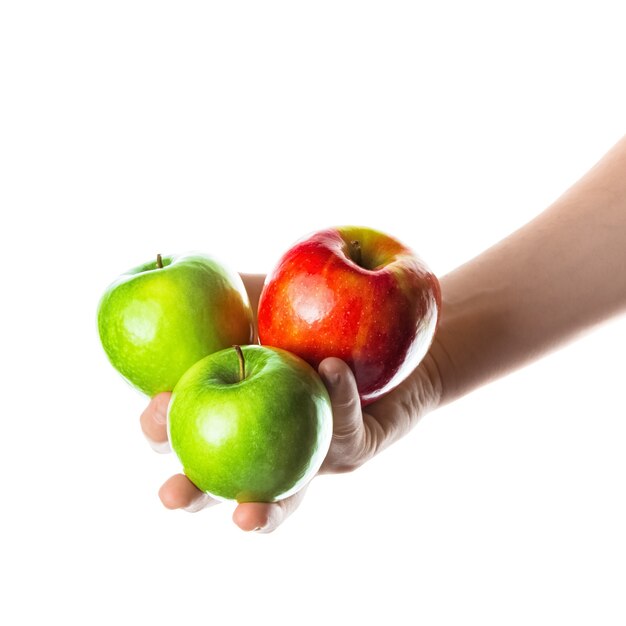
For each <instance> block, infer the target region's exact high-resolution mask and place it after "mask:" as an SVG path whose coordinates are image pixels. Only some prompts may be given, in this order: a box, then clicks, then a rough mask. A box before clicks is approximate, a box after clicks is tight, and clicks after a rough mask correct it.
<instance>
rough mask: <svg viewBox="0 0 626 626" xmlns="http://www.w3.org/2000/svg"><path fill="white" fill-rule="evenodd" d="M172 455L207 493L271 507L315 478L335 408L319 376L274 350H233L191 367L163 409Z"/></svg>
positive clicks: (265, 348)
mask: <svg viewBox="0 0 626 626" xmlns="http://www.w3.org/2000/svg"><path fill="white" fill-rule="evenodd" d="M167 423H168V432H169V440H170V443H171V446H172V449H173V450H174V452H175V453H176V455H177V456H178V458H179V460H180V462H181V463H182V465H183V469H184V471H185V474H186V475H187V477H188V478H189V479H190V480H191V481H192V482H193V483H194V484H195V485H196V486H197V487H198V488H199V489H200V490H202V491H204V492H207V493H209V494H210V495H212V496H214V497H217V498H220V499H227V500H237V501H238V502H273V501H276V500H281V499H283V498H286V497H287V496H289V495H291V494H293V493H295V492H296V491H298V490H299V489H301V488H302V487H303V486H304V485H305V484H306V483H307V482H308V481H309V480H310V479H311V478H313V476H314V475H315V474H316V473H317V471H318V469H319V468H320V465H321V464H322V461H323V460H324V457H325V456H326V453H327V452H328V447H329V445H330V440H331V437H332V409H331V405H330V400H329V397H328V392H327V391H326V388H325V387H324V384H323V383H322V380H321V379H320V377H319V376H318V374H317V372H316V371H315V370H314V369H313V368H312V367H311V366H310V365H309V364H308V363H306V361H303V360H302V359H300V358H299V357H297V356H295V355H294V354H291V353H290V352H287V351H285V350H280V349H278V348H269V347H265V346H257V345H250V346H243V347H241V348H239V346H234V347H232V348H229V349H226V350H222V351H221V352H217V353H215V354H212V355H210V356H208V357H206V358H204V359H202V360H201V361H199V362H198V363H196V364H195V365H194V366H192V367H191V368H190V369H189V370H188V371H187V372H185V374H184V375H183V377H182V378H181V379H180V381H179V382H178V384H177V385H176V387H175V388H174V393H173V394H172V398H171V400H170V404H169V408H168V419H167Z"/></svg>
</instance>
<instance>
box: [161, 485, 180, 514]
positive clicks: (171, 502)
mask: <svg viewBox="0 0 626 626" xmlns="http://www.w3.org/2000/svg"><path fill="white" fill-rule="evenodd" d="M159 499H160V500H161V503H162V504H163V506H164V507H165V508H166V509H169V510H170V511H173V510H174V509H178V508H180V501H179V498H178V496H177V495H176V492H175V491H174V490H172V488H171V486H170V484H169V481H168V482H166V483H164V484H163V485H161V488H160V489H159Z"/></svg>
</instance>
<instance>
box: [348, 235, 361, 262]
mask: <svg viewBox="0 0 626 626" xmlns="http://www.w3.org/2000/svg"><path fill="white" fill-rule="evenodd" d="M350 258H351V259H352V260H353V261H354V262H355V263H356V264H357V265H358V266H359V267H363V265H362V261H363V259H362V256H361V244H360V243H359V242H358V241H357V240H356V239H355V240H354V241H351V242H350Z"/></svg>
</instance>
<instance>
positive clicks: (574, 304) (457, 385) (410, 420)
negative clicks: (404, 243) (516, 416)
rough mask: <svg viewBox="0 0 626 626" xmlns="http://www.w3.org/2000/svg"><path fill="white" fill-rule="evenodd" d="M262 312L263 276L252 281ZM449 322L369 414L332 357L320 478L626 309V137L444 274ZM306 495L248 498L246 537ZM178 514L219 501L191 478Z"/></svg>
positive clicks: (154, 417)
mask: <svg viewBox="0 0 626 626" xmlns="http://www.w3.org/2000/svg"><path fill="white" fill-rule="evenodd" d="M243 279H244V282H245V284H246V288H247V290H248V293H249V295H250V300H251V302H252V305H253V307H254V309H255V310H256V305H257V303H258V297H259V294H260V291H261V288H262V283H263V276H260V275H244V276H243ZM441 287H442V296H443V308H442V317H441V322H440V325H439V329H438V331H437V335H436V337H435V340H434V342H433V345H432V347H431V350H430V352H429V353H428V355H427V356H426V357H425V359H424V360H423V361H422V363H421V364H420V365H419V367H418V368H417V369H416V370H415V371H414V372H413V373H412V374H411V376H409V378H407V380H405V381H404V382H403V383H402V384H401V385H400V386H399V387H397V388H396V389H395V390H394V391H392V392H391V393H389V394H388V395H387V396H385V397H384V398H383V399H381V400H379V401H378V402H375V403H374V404H371V405H370V406H368V407H367V409H366V410H361V407H360V403H359V399H358V394H357V391H356V385H355V382H354V377H353V376H352V373H351V371H350V369H349V368H348V367H347V365H346V364H345V363H343V362H342V361H340V360H339V359H335V358H329V359H326V360H324V361H323V362H322V363H321V364H320V367H319V372H320V375H321V376H322V379H323V380H324V382H325V384H326V386H327V387H328V390H329V393H330V397H331V401H332V405H333V418H334V432H333V439H332V443H331V447H330V451H329V453H328V455H327V457H326V460H325V461H324V464H323V466H322V469H321V470H320V473H341V472H346V471H352V470H354V469H356V468H358V467H359V466H360V465H362V464H363V463H365V462H366V461H367V460H368V459H370V458H372V457H373V456H374V455H375V454H377V453H378V452H380V451H381V450H383V449H384V448H386V447H387V446H389V445H390V444H391V443H393V442H394V441H397V440H398V439H399V438H400V437H402V436H404V435H405V434H406V433H407V432H409V430H410V429H411V428H412V427H413V426H414V425H415V424H416V423H417V421H418V420H419V418H420V417H421V416H422V415H424V414H425V413H427V412H429V411H432V410H433V409H435V408H437V407H438V406H441V405H442V404H445V403H448V402H451V401H453V400H455V399H457V398H460V397H461V396H463V395H465V394H467V393H469V392H470V391H472V390H473V389H476V388H478V387H480V386H482V385H484V384H486V383H488V382H490V381H493V380H495V379H497V378H499V377H501V376H503V375H504V374H506V373H508V372H511V371H513V370H515V369H517V368H519V367H521V366H522V365H524V364H526V363H529V362H530V361H532V360H534V359H536V358H538V357H539V356H541V355H542V354H545V353H546V352H548V351H550V350H552V349H554V348H556V347H558V346H559V345H562V344H564V343H565V342H566V341H568V340H570V339H572V338H574V337H575V336H576V335H578V334H580V333H581V332H583V331H584V330H586V329H589V328H590V327H592V326H594V325H596V324H598V323H600V322H602V321H604V320H607V319H609V318H610V317H613V316H615V315H618V314H619V313H622V312H623V311H624V310H626V137H625V138H623V139H622V140H621V141H619V142H618V143H617V144H616V145H615V146H614V147H613V148H612V150H610V151H609V152H608V153H607V155H606V156H605V157H604V158H603V159H602V160H601V161H600V162H599V163H598V164H596V166H595V167H594V168H593V169H592V170H590V171H589V172H588V173H587V174H586V175H585V176H584V177H583V178H582V179H581V180H580V181H578V182H577V183H576V184H575V185H574V186H573V187H571V188H570V189H569V190H568V191H567V192H566V193H564V194H563V195H562V196H561V197H560V198H558V199H557V200H556V202H554V203H553V204H552V205H551V206H550V207H549V208H548V209H546V210H545V211H544V212H543V213H541V214H540V215H539V216H538V217H537V218H535V219H534V220H532V221H531V222H529V223H528V224H526V225H525V226H524V227H522V228H521V229H519V230H518V231H516V232H515V233H513V234H511V235H510V236H509V237H507V238H506V239H504V240H503V241H501V242H500V243H498V244H496V245H495V246H493V247H492V248H490V249H489V250H487V251H485V252H483V253H482V254H480V255H479V256H478V257H476V258H475V259H472V260H471V261H469V262H468V263H466V264H465V265H462V266H461V267H459V268H458V269H456V270H454V271H453V272H451V273H450V274H448V275H446V276H444V277H443V278H442V279H441ZM169 395H170V394H167V393H164V394H159V395H158V396H155V397H154V398H153V399H152V400H151V401H150V404H149V405H148V407H147V408H146V410H145V411H144V412H143V413H142V415H141V427H142V429H143V431H144V433H145V435H146V437H147V438H148V440H149V441H150V442H151V444H152V445H153V447H155V449H157V450H158V451H165V450H167V449H168V444H167V430H166V424H165V416H166V412H167V404H168V402H169ZM305 491H306V490H303V491H300V492H299V493H298V494H296V495H294V496H292V497H291V498H287V499H286V500H283V501H281V502H277V503H253V502H252V503H242V504H239V505H238V506H237V508H236V509H235V511H234V513H233V521H234V522H235V524H237V525H238V526H239V527H240V528H241V529H242V530H246V531H248V530H257V531H259V532H271V531H273V530H275V529H276V528H277V527H278V526H279V525H280V524H281V523H282V522H283V521H284V520H285V519H286V518H287V517H288V516H289V515H290V514H291V513H292V512H293V511H294V510H295V509H296V508H297V507H298V505H299V504H300V502H301V501H302V499H303V497H304V494H305ZM159 496H160V498H161V501H162V502H163V504H164V505H165V506H166V507H167V508H170V509H179V508H182V509H186V510H188V511H198V510H200V509H203V508H206V507H208V506H212V505H214V504H217V502H216V501H215V500H213V499H212V498H210V497H209V496H207V495H206V494H204V493H202V492H200V491H199V490H198V489H196V487H195V486H194V485H193V484H192V483H191V482H190V481H189V480H188V479H187V478H186V477H185V476H184V475H182V474H177V475H175V476H172V477H171V478H170V479H169V480H167V481H166V482H165V484H164V485H163V486H162V487H161V489H160V491H159Z"/></svg>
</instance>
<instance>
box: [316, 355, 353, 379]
mask: <svg viewBox="0 0 626 626" xmlns="http://www.w3.org/2000/svg"><path fill="white" fill-rule="evenodd" d="M317 371H318V372H319V374H320V376H321V377H322V379H323V380H324V382H326V383H327V384H329V385H331V386H336V385H338V384H339V383H340V382H341V379H342V377H344V376H345V375H346V373H349V372H350V371H351V370H350V368H349V367H348V365H347V363H346V362H345V361H342V360H341V359H338V358H337V357H333V356H331V357H327V358H325V359H324V360H323V361H322V362H321V363H320V364H319V367H318V368H317Z"/></svg>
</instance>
